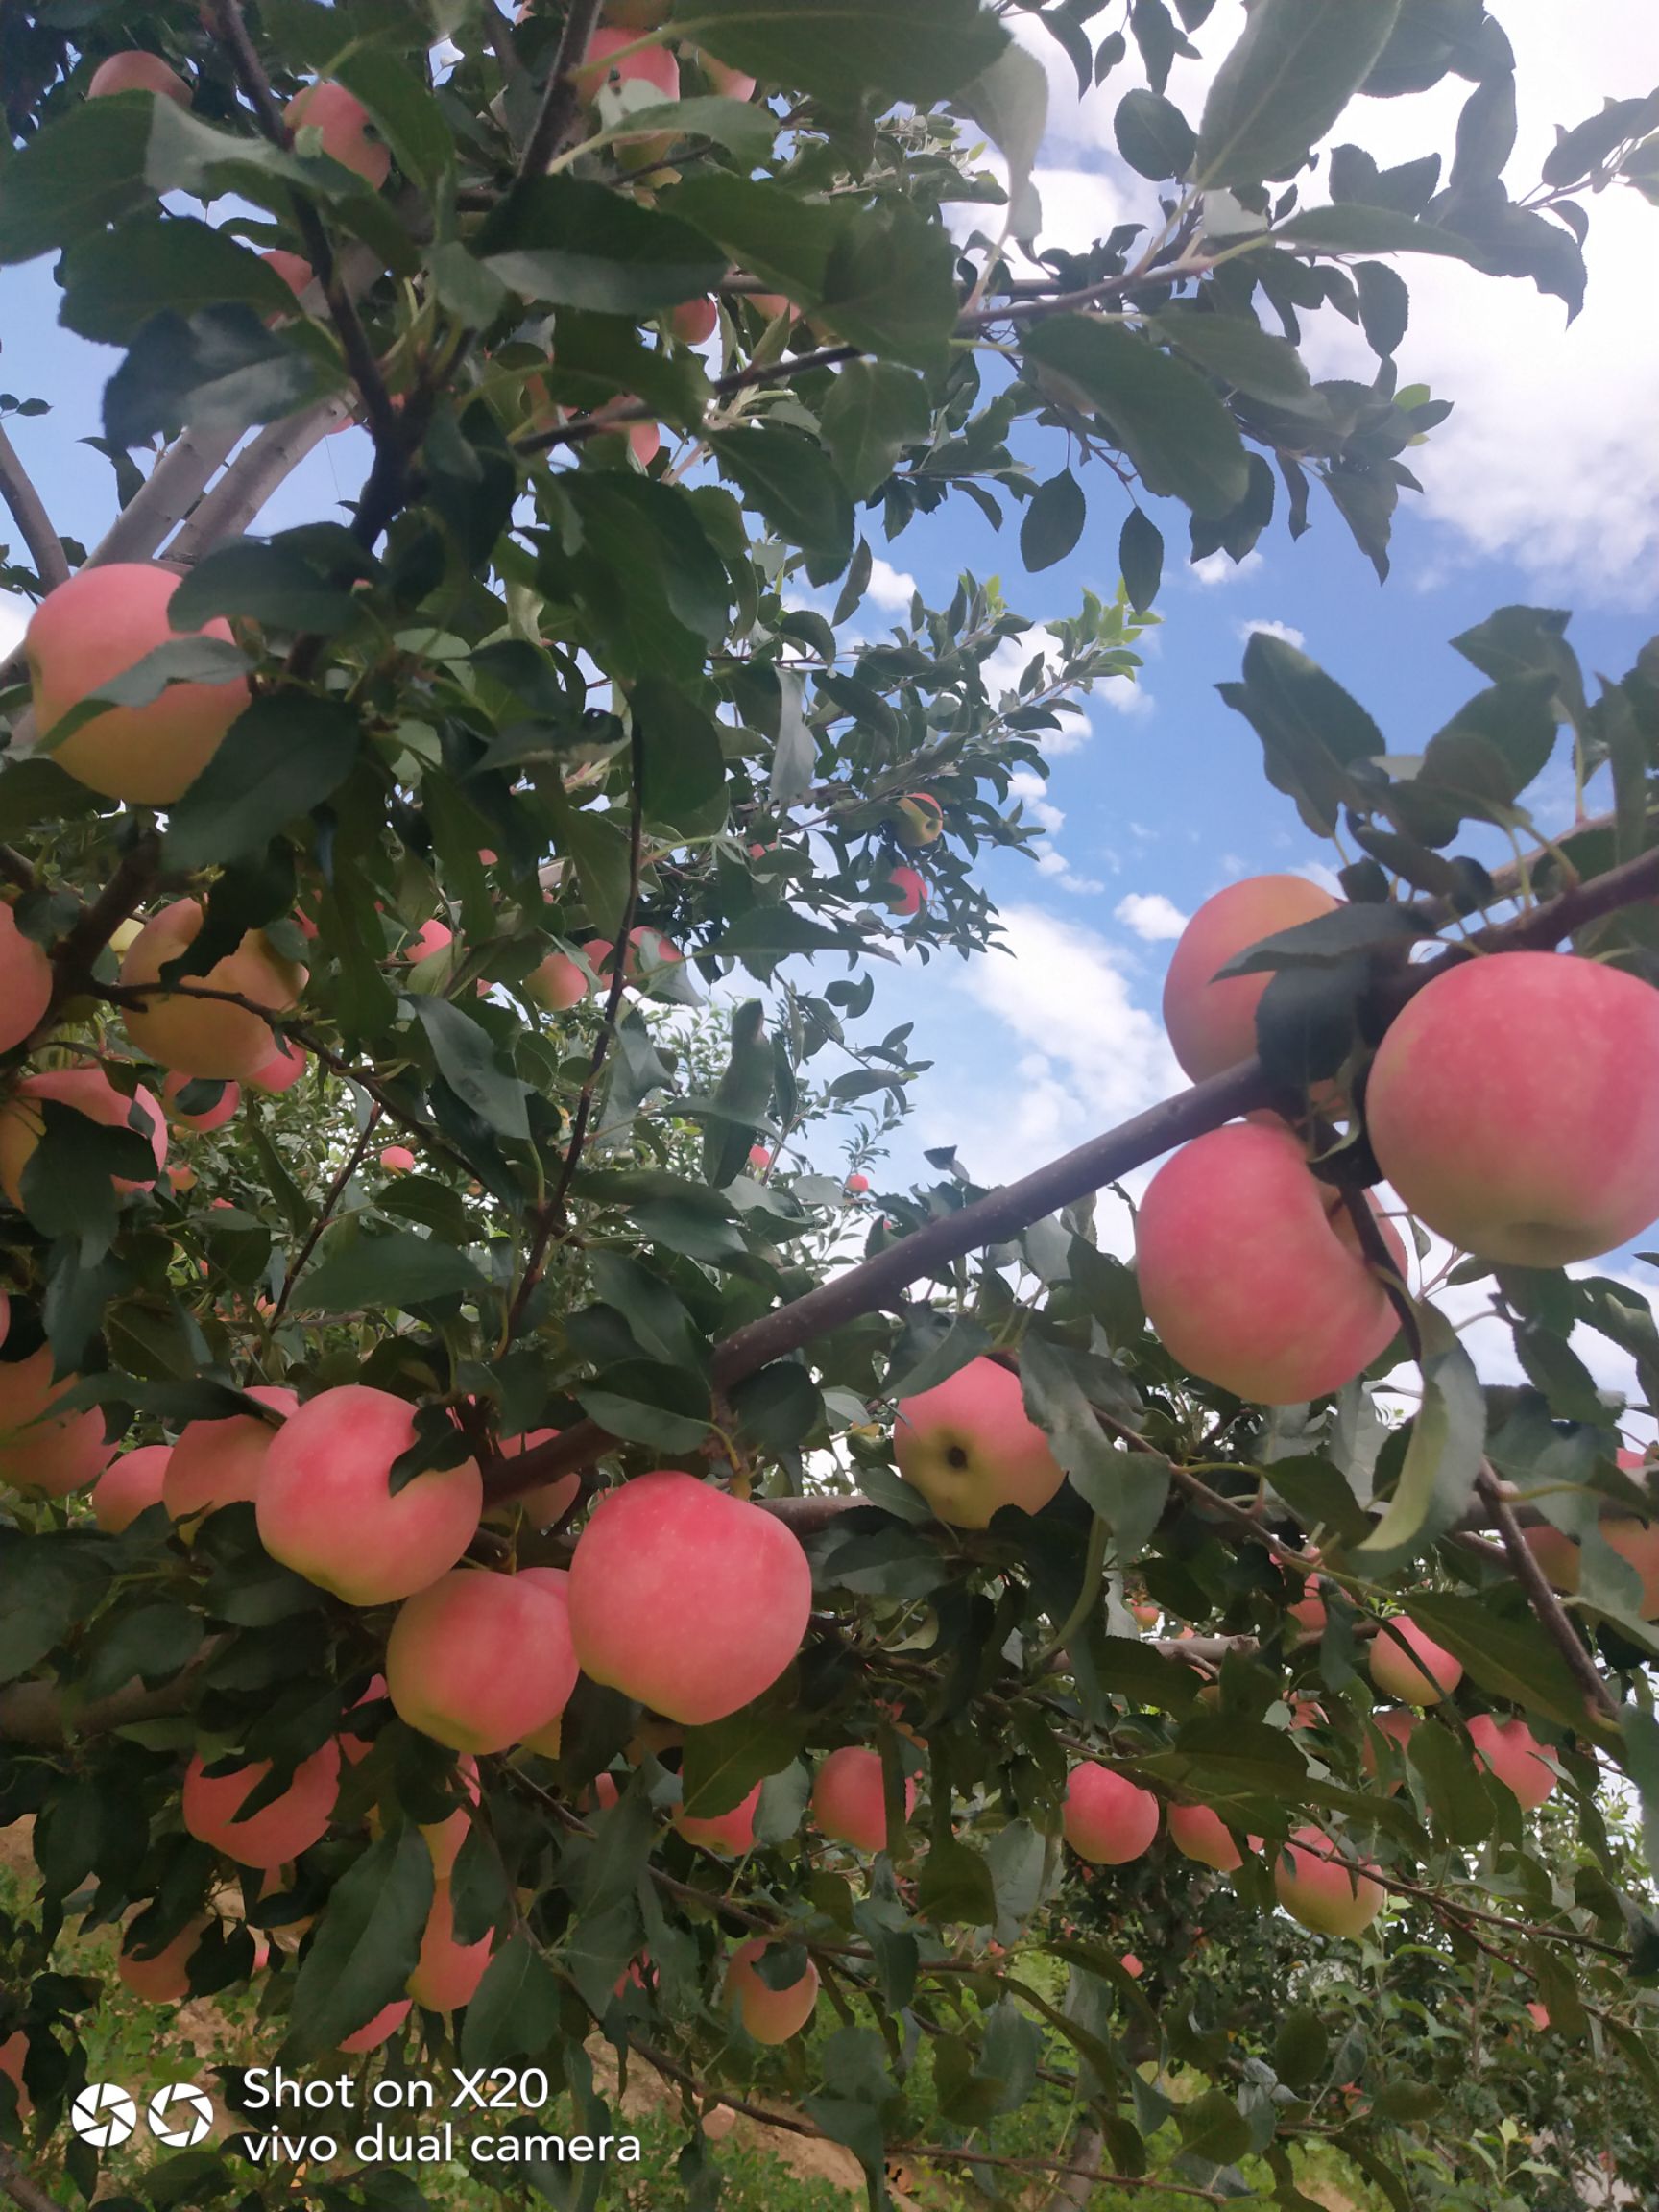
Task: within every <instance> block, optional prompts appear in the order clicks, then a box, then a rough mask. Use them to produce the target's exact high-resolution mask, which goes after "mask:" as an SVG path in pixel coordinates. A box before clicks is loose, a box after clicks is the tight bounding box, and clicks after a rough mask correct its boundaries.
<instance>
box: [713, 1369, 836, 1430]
mask: <svg viewBox="0 0 1659 2212" xmlns="http://www.w3.org/2000/svg"><path fill="white" fill-rule="evenodd" d="M730 1395H731V1399H732V1410H733V1413H735V1415H736V1416H737V1425H738V1427H739V1428H740V1429H741V1430H742V1431H743V1432H744V1433H745V1435H748V1436H752V1437H754V1438H755V1439H756V1441H757V1443H759V1444H761V1445H763V1446H764V1447H765V1448H766V1450H768V1451H771V1452H795V1451H798V1450H799V1449H800V1447H801V1446H802V1445H803V1444H805V1441H806V1439H807V1437H808V1436H810V1435H811V1433H812V1431H814V1430H815V1429H816V1428H817V1427H818V1425H819V1424H820V1422H821V1421H822V1420H823V1418H824V1401H823V1399H822V1397H821V1396H820V1395H819V1392H818V1385H817V1384H816V1383H814V1382H813V1380H812V1378H811V1376H810V1375H809V1374H808V1373H807V1372H806V1370H805V1367H803V1366H801V1365H800V1363H799V1362H798V1361H796V1360H793V1359H775V1360H774V1361H773V1362H772V1364H771V1365H770V1366H769V1367H762V1368H759V1369H758V1370H757V1372H756V1373H755V1374H753V1375H746V1376H745V1377H744V1378H743V1380H742V1382H741V1383H733V1386H732V1389H731V1393H730Z"/></svg>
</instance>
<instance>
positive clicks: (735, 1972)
mask: <svg viewBox="0 0 1659 2212" xmlns="http://www.w3.org/2000/svg"><path fill="white" fill-rule="evenodd" d="M768 1940H769V1938H768V1937H766V1936H751V1937H750V1939H749V1941H748V1942H747V1943H740V1944H739V1945H738V1946H737V1948H736V1950H735V1951H733V1954H732V1957H731V1960H730V1962H729V1963H728V1965H727V1968H726V1991H727V1996H728V1998H729V1999H732V1998H734V1999H735V2000H736V2005H737V2014H738V2017H739V2019H740V2020H741V2021H742V2023H743V2025H744V2027H745V2028H746V2029H747V2030H748V2032H749V2033H750V2034H751V2035H752V2036H753V2037H754V2039H755V2041H756V2042H757V2043H787V2042H788V2040H789V2038H790V2036H791V2035H798V2034H799V2033H800V2032H801V2030H802V2029H803V2028H805V2025H806V2023H807V2021H808V2020H810V2019H811V2017H812V2011H813V2008H814V2007H815V2006H816V2004H817V2002H818V1969H817V1967H816V1966H814V1965H813V1963H812V1961H811V1960H810V1959H808V1960H807V1961H806V1967H805V1972H804V1973H803V1974H802V1975H801V1977H800V1979H799V1980H798V1981H795V1982H791V1983H790V1984H789V1985H788V1987H787V1988H784V1989H773V1988H770V1987H769V1986H768V1985H767V1984H766V1983H764V1982H763V1981H762V1980H761V1979H760V1974H759V1970H758V1967H757V1963H756V1961H757V1960H758V1959H759V1957H760V1955H761V1953H762V1952H763V1951H764V1950H765V1949H766V1947H767V1943H768Z"/></svg>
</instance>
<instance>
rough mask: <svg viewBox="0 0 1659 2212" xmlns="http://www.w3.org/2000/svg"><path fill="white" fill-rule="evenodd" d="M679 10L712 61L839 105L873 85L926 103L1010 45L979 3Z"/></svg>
mask: <svg viewBox="0 0 1659 2212" xmlns="http://www.w3.org/2000/svg"><path fill="white" fill-rule="evenodd" d="M675 17H676V19H677V20H679V21H682V22H684V23H685V25H686V27H687V32H688V33H689V32H690V31H692V30H694V31H695V34H696V42H697V44H698V45H699V46H701V47H704V48H706V49H707V51H708V52H709V53H710V54H712V55H713V56H714V57H715V58H716V60H721V61H727V62H730V63H731V65H732V66H733V68H734V69H742V70H746V71H747V72H748V74H749V75H750V76H752V77H761V78H764V79H766V80H767V81H768V82H769V83H772V84H788V85H790V86H792V87H798V88H799V89H800V90H802V91H804V92H809V93H812V94H814V95H815V96H817V97H818V98H820V99H824V100H828V101H829V102H831V103H832V104H835V105H838V106H845V105H847V104H849V103H853V102H856V101H857V100H858V99H859V97H860V95H862V94H864V93H867V92H877V91H878V92H880V93H882V94H884V95H886V96H887V98H889V99H900V100H911V101H916V102H919V103H922V104H928V103H931V102H932V101H935V100H937V99H939V98H941V97H942V96H943V95H944V94H945V93H948V92H952V91H954V90H955V89H956V87H957V86H958V85H959V84H966V83H967V82H968V80H969V79H970V78H971V77H974V76H977V75H978V73H979V72H980V71H981V70H983V69H988V68H989V67H990V65H991V63H992V62H993V61H995V60H996V59H997V57H998V55H999V54H1000V53H1001V52H1002V50H1003V48H1004V47H1005V46H1006V45H1007V43H1008V34H1007V33H1006V31H1004V30H1003V28H1002V26H1001V25H1000V24H999V23H998V21H997V19H996V17H995V16H994V15H991V14H989V13H987V12H985V11H984V10H983V9H981V8H980V7H979V5H978V0H904V5H903V7H902V8H894V7H892V6H890V5H889V0H808V4H807V5H806V6H802V5H801V0H679V5H678V7H677V8H676V10H675Z"/></svg>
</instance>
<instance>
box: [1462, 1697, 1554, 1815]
mask: <svg viewBox="0 0 1659 2212" xmlns="http://www.w3.org/2000/svg"><path fill="white" fill-rule="evenodd" d="M1469 1741H1470V1743H1472V1744H1473V1745H1474V1746H1475V1756H1476V1758H1477V1759H1478V1760H1479V1763H1480V1765H1481V1766H1482V1767H1485V1768H1486V1770H1487V1772H1488V1773H1489V1774H1490V1775H1491V1776H1492V1778H1493V1780H1494V1781H1497V1782H1502V1783H1503V1787H1504V1789H1505V1790H1507V1791H1510V1792H1511V1793H1512V1794H1513V1795H1514V1797H1515V1798H1516V1799H1517V1800H1518V1801H1519V1803H1520V1806H1521V1809H1522V1811H1523V1812H1525V1813H1532V1812H1535V1811H1536V1810H1537V1808H1538V1807H1539V1806H1540V1805H1542V1804H1543V1803H1544V1800H1545V1799H1546V1798H1547V1797H1549V1796H1550V1795H1551V1794H1552V1792H1553V1791H1554V1788H1555V1769H1554V1767H1551V1765H1550V1763H1549V1761H1550V1754H1549V1750H1548V1747H1547V1746H1546V1745H1545V1744H1542V1743H1539V1741H1538V1739H1537V1737H1536V1736H1534V1735H1533V1733H1532V1731H1531V1729H1530V1728H1528V1727H1527V1723H1526V1721H1525V1720H1523V1719H1519V1718H1516V1719H1509V1720H1502V1719H1499V1718H1498V1716H1497V1715H1496V1714H1493V1713H1478V1714H1477V1715H1476V1716H1475V1718H1474V1719H1473V1720H1471V1721H1470V1723H1469Z"/></svg>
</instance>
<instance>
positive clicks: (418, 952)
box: [403, 919, 455, 968]
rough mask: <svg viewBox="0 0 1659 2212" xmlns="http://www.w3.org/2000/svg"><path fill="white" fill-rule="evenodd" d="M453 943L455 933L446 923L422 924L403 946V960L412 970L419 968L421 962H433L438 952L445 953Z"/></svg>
mask: <svg viewBox="0 0 1659 2212" xmlns="http://www.w3.org/2000/svg"><path fill="white" fill-rule="evenodd" d="M454 942H455V932H454V930H453V929H451V928H450V926H449V925H448V924H447V923H446V922H440V921H438V920H436V919H434V920H432V921H430V922H422V923H421V926H420V928H419V929H417V930H416V932H415V934H414V936H413V937H411V938H410V940H409V942H408V944H407V945H405V946H404V948H403V958H404V959H405V960H407V961H408V963H409V965H410V966H411V967H412V968H419V967H420V965H421V961H422V960H435V959H436V958H437V957H438V954H439V953H440V952H445V951H447V950H448V949H449V947H450V946H451V945H453V944H454Z"/></svg>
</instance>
